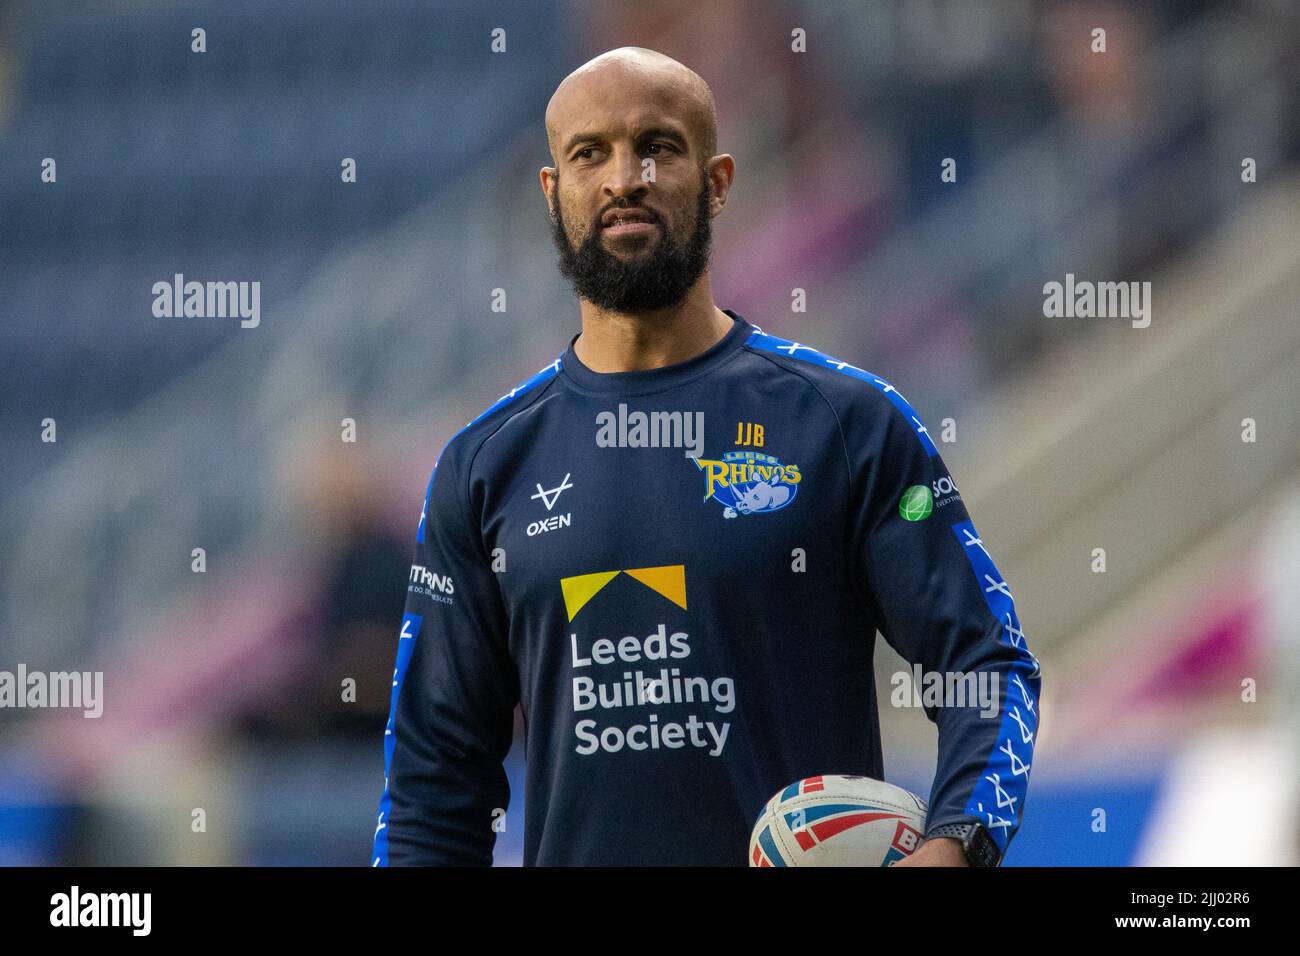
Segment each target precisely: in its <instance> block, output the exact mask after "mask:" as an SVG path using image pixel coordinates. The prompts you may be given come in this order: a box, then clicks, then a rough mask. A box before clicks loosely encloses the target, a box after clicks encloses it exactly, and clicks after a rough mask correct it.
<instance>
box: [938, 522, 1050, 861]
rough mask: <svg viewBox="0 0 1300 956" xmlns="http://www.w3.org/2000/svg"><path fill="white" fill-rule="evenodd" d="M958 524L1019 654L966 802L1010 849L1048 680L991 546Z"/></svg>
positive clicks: (988, 600) (988, 599)
mask: <svg viewBox="0 0 1300 956" xmlns="http://www.w3.org/2000/svg"><path fill="white" fill-rule="evenodd" d="M952 530H953V533H954V534H955V535H956V536H957V540H958V541H959V542H960V543H961V546H962V550H964V551H965V552H966V558H967V560H968V561H970V565H971V568H972V569H973V570H974V572H975V578H976V580H977V581H978V582H979V585H980V590H981V591H982V592H983V593H984V603H985V604H987V605H988V608H989V610H990V611H991V612H992V613H993V616H994V618H996V619H997V620H998V621H1000V622H1002V629H1001V634H1000V637H999V640H1000V641H1001V642H1002V643H1003V644H1005V645H1007V646H1008V647H1011V648H1013V649H1014V650H1015V651H1016V654H1017V656H1018V657H1019V660H1018V661H1016V663H1015V664H1014V665H1012V667H1011V669H1010V671H1009V676H1008V685H1007V688H1006V695H1005V697H1004V702H1005V703H1004V709H1003V712H1002V720H1001V723H1000V724H999V726H998V737H997V739H998V743H997V744H996V746H995V747H994V749H993V752H992V753H991V754H990V755H989V759H988V763H987V764H986V765H985V768H984V773H983V774H982V775H981V777H980V780H979V782H978V783H977V784H976V785H975V789H974V790H973V791H971V796H970V800H968V801H967V803H966V812H967V813H968V814H970V815H971V816H973V817H978V818H979V819H981V820H982V821H983V822H984V825H985V827H986V828H987V829H988V831H989V834H990V836H992V837H993V840H994V842H995V843H997V845H998V848H999V849H1001V850H1005V849H1006V847H1007V842H1008V841H1009V840H1010V838H1011V835H1012V834H1013V833H1014V832H1015V830H1016V828H1017V827H1018V826H1019V814H1020V808H1021V807H1023V806H1024V799H1025V795H1026V793H1027V792H1028V790H1029V769H1030V765H1031V764H1032V762H1033V756H1034V738H1035V737H1036V736H1037V735H1038V695H1039V691H1040V689H1041V685H1042V681H1041V679H1040V677H1039V671H1038V660H1037V658H1035V657H1034V655H1033V653H1032V652H1031V651H1030V650H1029V645H1028V644H1027V643H1026V641H1025V635H1024V632H1023V631H1022V630H1021V629H1020V620H1019V618H1017V617H1016V607H1015V602H1014V600H1013V598H1012V596H1011V589H1010V588H1009V587H1008V586H1007V582H1006V581H1005V580H1004V579H1003V577H1002V575H1001V573H1000V572H999V571H998V569H997V567H996V566H995V565H994V564H993V559H992V558H991V557H990V556H989V553H988V551H986V550H985V548H984V542H983V541H981V540H980V537H979V535H978V534H977V533H976V532H975V525H974V524H973V523H972V522H970V521H959V522H957V523H956V524H954V525H953V526H952Z"/></svg>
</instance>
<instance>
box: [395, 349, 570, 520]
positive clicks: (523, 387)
mask: <svg viewBox="0 0 1300 956" xmlns="http://www.w3.org/2000/svg"><path fill="white" fill-rule="evenodd" d="M559 371H560V360H559V359H558V358H557V359H556V360H555V361H554V362H552V363H551V364H550V365H548V366H546V367H545V368H543V369H539V370H538V371H537V372H535V373H534V374H533V375H531V376H530V377H529V378H528V379H526V380H525V381H523V382H520V383H519V384H518V385H516V386H515V387H514V388H512V389H511V390H510V391H508V392H506V393H505V394H504V395H502V396H501V397H500V398H498V399H497V400H496V401H495V402H493V403H492V404H491V405H489V406H488V407H487V408H485V409H483V411H481V412H479V413H478V415H477V416H475V417H474V419H473V420H472V421H468V422H466V423H465V424H464V425H462V426H461V427H460V428H458V429H456V434H455V435H452V436H451V438H448V439H447V441H446V443H445V444H444V445H443V446H442V451H446V450H447V445H450V444H451V443H452V442H453V441H455V440H456V435H459V434H460V433H461V432H463V431H464V430H465V429H466V428H469V427H470V426H472V425H474V424H475V423H476V422H479V421H482V420H483V419H484V418H487V417H488V416H489V415H491V414H492V413H493V412H495V411H496V410H497V409H499V408H504V407H505V406H507V405H509V404H510V403H511V402H513V401H514V400H515V399H517V398H519V397H520V396H521V395H526V394H528V393H529V392H531V391H532V390H533V389H534V388H536V387H537V386H538V385H541V384H542V383H543V382H545V381H548V380H549V379H551V378H554V377H555V375H556V374H557V373H559ZM441 460H442V452H441V451H440V452H438V457H437V458H436V459H435V460H434V462H433V472H434V474H437V472H438V462H439V461H441ZM432 490H433V475H430V476H429V486H428V487H427V488H425V490H424V507H423V508H422V509H420V525H419V527H418V528H416V531H415V540H416V541H417V542H418V543H420V544H424V521H425V517H426V516H427V515H428V513H429V493H430V492H431V491H432Z"/></svg>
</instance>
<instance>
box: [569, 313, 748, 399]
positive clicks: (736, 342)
mask: <svg viewBox="0 0 1300 956" xmlns="http://www.w3.org/2000/svg"><path fill="white" fill-rule="evenodd" d="M722 311H723V312H725V313H727V315H729V316H731V318H732V319H733V320H734V322H735V324H734V325H733V326H732V328H731V331H730V332H728V333H727V334H726V335H724V336H723V337H722V338H721V339H719V340H718V341H717V342H715V343H714V344H713V345H711V346H709V347H708V348H707V349H705V350H704V351H703V352H701V353H700V354H699V355H696V356H694V357H693V358H688V359H687V360H686V361H684V362H676V363H674V364H673V365H662V366H660V367H659V368H648V369H641V370H639V371H635V372H593V371H592V370H591V369H589V368H587V366H585V365H583V364H582V362H581V361H579V359H578V354H577V353H576V352H574V351H573V343H574V342H576V341H578V336H579V335H581V334H582V333H581V332H575V333H574V334H573V338H571V339H569V347H568V348H566V349H565V350H564V354H563V355H562V356H560V367H561V368H562V369H563V370H564V374H565V375H567V376H568V377H569V378H570V379H572V380H573V381H574V382H575V383H576V384H577V385H578V386H579V387H581V388H584V389H586V390H587V391H591V392H610V393H615V392H617V393H622V394H630V393H633V392H657V391H659V390H661V389H665V388H672V387H673V386H676V385H682V384H684V383H686V382H689V381H691V380H692V379H695V378H699V377H700V376H701V375H704V374H706V373H708V372H709V371H711V370H712V369H714V368H716V367H717V366H719V365H721V364H722V363H723V362H725V361H727V359H729V358H730V357H731V356H732V355H733V354H734V353H735V352H736V351H738V350H739V349H740V347H741V346H743V345H744V344H745V342H746V341H747V340H748V339H749V334H750V333H751V332H752V331H754V327H753V326H752V325H750V324H749V323H748V322H746V321H745V318H744V316H742V315H739V314H738V313H736V312H733V311H731V310H730V309H723V310H722Z"/></svg>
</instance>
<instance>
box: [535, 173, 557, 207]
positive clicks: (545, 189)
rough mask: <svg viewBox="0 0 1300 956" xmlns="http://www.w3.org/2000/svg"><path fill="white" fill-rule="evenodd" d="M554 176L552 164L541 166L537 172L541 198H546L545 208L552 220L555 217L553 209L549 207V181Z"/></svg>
mask: <svg viewBox="0 0 1300 956" xmlns="http://www.w3.org/2000/svg"><path fill="white" fill-rule="evenodd" d="M554 177H555V167H554V166H543V167H542V168H541V170H539V171H538V174H537V180H538V182H540V183H541V186H542V198H543V199H544V200H546V209H547V211H548V212H549V213H550V215H551V219H552V220H554V219H555V210H554V209H552V208H551V182H552V181H553V179H554Z"/></svg>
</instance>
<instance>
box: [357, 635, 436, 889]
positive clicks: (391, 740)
mask: <svg viewBox="0 0 1300 956" xmlns="http://www.w3.org/2000/svg"><path fill="white" fill-rule="evenodd" d="M423 621H424V619H423V618H422V617H421V616H420V615H419V614H407V615H405V616H403V618H402V630H401V634H400V635H399V637H398V639H397V666H396V667H395V668H394V670H393V693H392V697H391V698H390V699H389V703H388V724H387V725H386V726H385V727H384V792H383V795H382V796H380V798H379V819H378V820H377V821H376V823H375V847H374V852H373V853H371V861H370V865H371V866H387V865H388V815H389V812H390V811H391V810H392V807H393V800H392V796H391V795H390V794H389V792H388V775H389V774H390V773H391V772H392V769H393V749H394V747H395V744H396V739H397V738H396V734H395V733H394V729H393V721H394V720H395V719H396V717H397V695H398V694H400V693H401V692H402V681H404V680H405V679H406V669H407V668H408V667H409V666H410V664H411V655H412V654H414V653H415V641H416V638H418V637H419V636H420V625H421V624H422V623H423Z"/></svg>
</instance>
